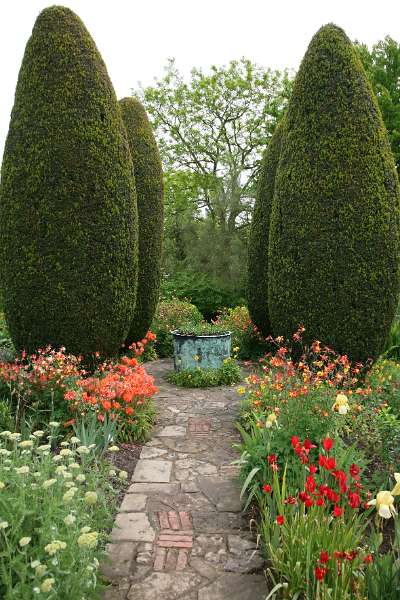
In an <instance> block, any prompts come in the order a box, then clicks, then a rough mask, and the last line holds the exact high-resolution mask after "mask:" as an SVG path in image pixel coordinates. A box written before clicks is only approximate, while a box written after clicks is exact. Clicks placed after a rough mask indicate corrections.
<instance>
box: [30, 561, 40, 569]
mask: <svg viewBox="0 0 400 600" xmlns="http://www.w3.org/2000/svg"><path fill="white" fill-rule="evenodd" d="M39 565H40V560H33V561H32V562H31V569H36V567H38V566H39Z"/></svg>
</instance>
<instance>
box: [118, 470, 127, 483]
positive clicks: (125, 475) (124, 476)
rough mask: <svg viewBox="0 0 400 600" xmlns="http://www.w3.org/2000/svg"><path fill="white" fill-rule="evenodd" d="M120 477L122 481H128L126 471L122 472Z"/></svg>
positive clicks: (119, 474)
mask: <svg viewBox="0 0 400 600" xmlns="http://www.w3.org/2000/svg"><path fill="white" fill-rule="evenodd" d="M118 477H119V478H120V479H121V480H122V481H126V480H127V479H128V473H127V472H126V471H120V472H119V473H118Z"/></svg>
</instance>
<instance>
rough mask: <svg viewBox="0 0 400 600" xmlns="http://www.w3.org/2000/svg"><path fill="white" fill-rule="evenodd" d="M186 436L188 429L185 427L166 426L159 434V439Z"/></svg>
mask: <svg viewBox="0 0 400 600" xmlns="http://www.w3.org/2000/svg"><path fill="white" fill-rule="evenodd" d="M185 435H186V427H183V425H166V427H163V428H162V429H161V431H160V432H159V433H157V437H183V436H185Z"/></svg>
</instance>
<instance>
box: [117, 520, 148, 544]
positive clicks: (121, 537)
mask: <svg viewBox="0 0 400 600" xmlns="http://www.w3.org/2000/svg"><path fill="white" fill-rule="evenodd" d="M154 538H155V533H154V529H153V528H152V527H151V525H150V521H149V518H148V516H147V514H146V513H119V514H118V515H117V518H116V519H115V527H114V529H113V530H112V532H111V539H112V541H113V542H125V541H128V542H152V541H153V540H154Z"/></svg>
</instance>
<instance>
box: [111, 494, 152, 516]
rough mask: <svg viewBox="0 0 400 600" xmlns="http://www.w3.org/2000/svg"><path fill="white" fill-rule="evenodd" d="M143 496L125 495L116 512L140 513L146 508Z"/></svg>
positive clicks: (145, 499)
mask: <svg viewBox="0 0 400 600" xmlns="http://www.w3.org/2000/svg"><path fill="white" fill-rule="evenodd" d="M146 501H147V496H146V495H145V494H125V497H124V499H123V501H122V503H121V506H120V507H119V510H118V512H140V511H143V510H145V508H146Z"/></svg>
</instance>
